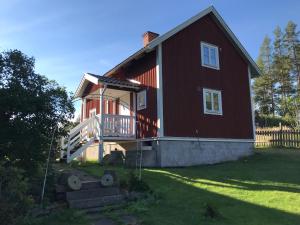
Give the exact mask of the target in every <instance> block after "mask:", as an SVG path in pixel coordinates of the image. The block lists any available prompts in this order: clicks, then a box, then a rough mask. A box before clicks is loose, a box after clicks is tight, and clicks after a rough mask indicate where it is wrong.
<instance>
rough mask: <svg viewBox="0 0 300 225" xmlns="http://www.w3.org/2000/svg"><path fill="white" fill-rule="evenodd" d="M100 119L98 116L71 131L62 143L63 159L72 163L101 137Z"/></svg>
mask: <svg viewBox="0 0 300 225" xmlns="http://www.w3.org/2000/svg"><path fill="white" fill-rule="evenodd" d="M100 132H101V129H100V119H99V117H98V116H94V117H91V118H89V119H87V120H85V121H83V122H82V123H80V124H78V125H77V126H76V127H74V128H73V129H72V130H70V132H69V134H68V136H67V137H65V138H62V141H61V147H62V150H61V155H60V157H61V159H65V160H66V161H67V163H70V162H71V161H72V160H73V159H75V158H77V157H79V156H81V155H82V153H83V152H84V151H85V150H86V149H87V148H88V147H89V146H90V145H91V144H93V143H94V142H95V141H96V140H99V137H100Z"/></svg>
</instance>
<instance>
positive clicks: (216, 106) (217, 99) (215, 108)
mask: <svg viewBox="0 0 300 225" xmlns="http://www.w3.org/2000/svg"><path fill="white" fill-rule="evenodd" d="M213 101H214V111H217V112H219V110H220V107H219V95H218V94H217V93H213Z"/></svg>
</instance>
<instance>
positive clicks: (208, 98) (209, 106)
mask: <svg viewBox="0 0 300 225" xmlns="http://www.w3.org/2000/svg"><path fill="white" fill-rule="evenodd" d="M205 102H206V110H212V102H211V94H210V93H209V92H206V93H205Z"/></svg>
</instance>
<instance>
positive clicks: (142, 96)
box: [138, 93, 145, 106]
mask: <svg viewBox="0 0 300 225" xmlns="http://www.w3.org/2000/svg"><path fill="white" fill-rule="evenodd" d="M138 102H139V106H144V105H145V98H144V95H143V93H140V94H139V100H138Z"/></svg>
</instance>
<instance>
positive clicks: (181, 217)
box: [141, 155, 300, 225]
mask: <svg viewBox="0 0 300 225" xmlns="http://www.w3.org/2000/svg"><path fill="white" fill-rule="evenodd" d="M287 162H289V165H288V166H285V165H284V164H285V163H287ZM272 168H274V170H273V169H272ZM275 168H276V169H275ZM299 168H300V164H299V161H298V160H294V161H293V160H292V161H290V160H286V159H282V158H280V160H278V158H273V156H272V157H271V158H270V157H268V158H265V157H264V156H260V155H258V156H254V157H251V158H248V159H245V160H241V161H238V162H233V163H224V164H219V165H214V166H199V167H191V168H180V169H178V168H177V169H158V170H155V169H153V170H152V169H151V170H147V169H146V170H144V172H143V176H144V178H145V179H146V180H148V181H150V182H149V184H150V186H151V187H152V188H153V190H155V191H156V192H159V193H160V195H161V196H162V199H161V201H160V202H159V203H158V204H157V205H153V206H151V210H148V211H147V212H146V213H145V214H144V215H141V217H142V218H144V219H145V224H151V225H174V224H176V225H200V224H208V225H209V224H218V225H225V224H226V225H227V224H228V225H229V224H230V225H268V224H270V225H299V224H300V215H299V214H297V213H292V212H291V208H289V209H285V208H284V206H287V208H288V207H290V205H289V201H290V199H289V198H295V197H297V195H298V193H300V190H299V187H300V180H299V176H298V175H299ZM249 191H250V192H249ZM273 191H282V192H287V193H285V194H287V195H289V194H290V196H288V197H286V196H281V195H279V194H278V193H277V192H273ZM266 192H267V193H268V194H267V195H266V194H265V193H266ZM269 195H270V198H274V199H275V201H276V202H275V203H272V202H271V203H270V202H269V201H273V200H274V199H269ZM249 196H250V197H249ZM260 198H263V199H260ZM284 198H285V199H284ZM299 198H300V196H299ZM281 199H282V202H281ZM298 201H299V200H298ZM269 203H270V204H269ZM281 203H282V204H281ZM290 203H291V205H292V207H294V208H295V207H296V206H295V202H290ZM207 204H209V205H212V206H213V207H214V208H215V209H217V211H218V212H219V213H220V215H221V216H220V217H219V218H216V219H210V218H206V217H205V216H204V214H205V209H206V208H205V206H206V205H207ZM284 204H286V205H284ZM267 205H269V206H270V207H268V206H267ZM272 207H274V208H272ZM275 207H276V208H275ZM299 207H300V206H299ZM278 208H281V209H282V210H280V209H278ZM288 210H289V211H288ZM298 213H299V211H298Z"/></svg>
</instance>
